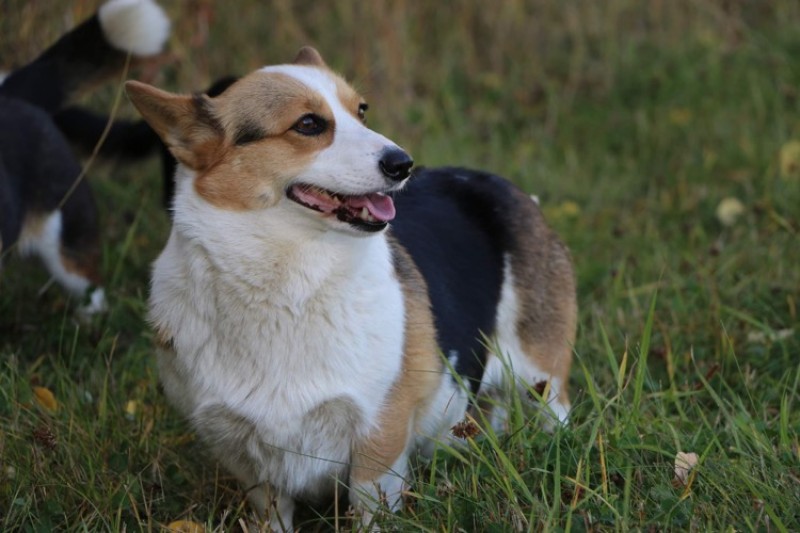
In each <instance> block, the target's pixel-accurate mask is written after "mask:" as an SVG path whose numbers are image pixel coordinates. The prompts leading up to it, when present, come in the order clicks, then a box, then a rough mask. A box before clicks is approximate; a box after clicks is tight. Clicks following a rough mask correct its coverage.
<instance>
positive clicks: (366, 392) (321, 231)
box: [126, 47, 577, 530]
mask: <svg viewBox="0 0 800 533" xmlns="http://www.w3.org/2000/svg"><path fill="white" fill-rule="evenodd" d="M126 90H127V93H128V96H129V98H130V99H131V101H132V102H133V104H134V106H135V107H136V108H137V109H138V110H139V112H140V113H141V114H142V116H143V117H144V119H145V120H146V121H147V122H148V123H149V124H150V125H151V126H152V127H153V129H154V130H155V131H156V132H157V133H158V134H159V135H160V136H161V138H162V139H163V141H164V142H165V144H166V145H167V146H168V147H169V149H170V150H171V152H172V153H173V154H174V156H175V157H176V159H177V160H178V168H177V171H176V176H175V179H176V193H175V199H174V207H173V209H174V213H173V217H174V218H173V228H172V231H171V234H170V236H169V239H168V242H167V244H166V247H165V248H164V250H163V252H162V253H161V255H160V256H159V257H158V259H157V260H156V262H155V264H154V267H153V276H152V285H151V292H150V299H149V319H150V321H151V323H152V325H153V327H154V329H155V333H156V335H155V336H156V340H157V358H158V368H159V373H160V379H161V382H162V384H163V388H164V391H165V394H166V396H167V398H168V400H170V402H171V403H172V404H173V405H174V406H175V407H177V409H178V410H179V411H180V412H182V413H183V415H185V416H186V417H187V418H188V420H189V421H190V422H191V424H192V426H193V427H194V429H195V430H196V432H197V433H198V435H199V436H200V437H201V438H202V439H203V440H204V441H205V443H207V445H208V446H209V448H210V450H211V452H212V453H213V454H214V456H215V457H216V458H217V459H218V460H219V461H220V462H221V464H222V465H223V466H224V467H226V468H227V469H228V470H230V471H231V472H232V473H233V474H234V475H235V476H236V477H237V478H238V479H239V480H240V481H241V484H242V486H243V487H244V488H245V489H246V490H247V495H248V497H249V500H250V501H251V503H252V505H253V506H254V507H255V509H256V510H257V511H258V513H259V514H260V515H261V516H262V517H264V518H266V519H267V520H268V521H269V522H268V523H269V526H270V527H272V528H273V529H275V530H281V529H283V530H291V529H292V515H293V512H294V509H295V505H296V503H297V502H305V503H309V502H310V503H312V504H313V503H314V502H317V501H320V500H324V499H325V498H330V497H332V495H333V494H334V493H335V492H336V490H337V487H336V485H337V483H339V484H341V485H343V486H346V487H347V488H348V490H349V492H348V494H349V496H348V497H349V499H350V501H351V503H352V504H353V505H354V507H355V508H356V509H358V510H359V511H360V513H361V517H362V521H363V524H364V525H366V524H368V523H369V521H370V520H371V516H373V515H374V513H375V511H376V510H378V509H381V508H382V506H384V505H385V506H386V507H388V509H390V510H396V509H398V507H399V506H400V504H401V494H402V492H403V490H404V487H405V486H406V483H407V479H408V475H409V458H410V457H411V456H412V455H413V454H414V453H416V452H417V451H420V452H422V453H430V452H431V451H432V450H433V444H432V443H435V442H436V441H438V440H442V439H444V440H448V439H455V437H453V436H451V431H450V430H451V428H452V427H453V426H454V425H455V424H457V423H459V422H460V421H462V420H464V418H465V415H466V413H467V411H468V410H470V409H473V410H474V412H476V413H480V410H481V409H482V410H484V411H485V412H486V415H487V417H486V419H488V420H489V421H490V422H491V423H492V424H493V425H495V426H496V427H497V428H500V429H501V428H502V424H503V412H502V409H500V408H497V409H494V410H492V407H493V403H494V402H492V401H490V400H492V399H493V398H496V397H498V396H500V395H502V394H504V393H505V392H506V391H513V392H514V393H517V392H518V393H521V394H522V397H523V398H525V399H526V401H530V398H529V395H528V394H529V392H530V391H531V389H530V388H529V387H531V386H535V385H537V384H539V383H540V382H542V381H546V382H547V383H548V385H547V386H546V387H545V389H544V390H545V391H546V392H545V393H544V400H545V401H546V402H547V403H548V405H549V409H548V411H549V413H550V415H551V416H552V417H553V418H554V419H557V420H559V421H565V420H566V419H567V414H568V411H569V406H570V404H569V399H568V393H567V379H568V374H569V369H570V363H571V353H572V345H573V342H574V339H575V329H576V309H577V306H576V297H575V281H574V275H573V269H572V264H571V259H570V256H569V253H568V251H567V249H566V248H565V246H564V245H563V244H562V243H561V242H560V241H559V239H558V238H557V237H556V235H555V234H554V233H553V232H552V231H551V230H550V229H548V227H547V226H546V224H545V222H544V220H543V218H542V214H541V212H540V210H539V208H538V206H537V204H536V203H535V202H534V201H533V200H532V199H531V197H530V196H528V195H527V194H525V193H523V192H522V191H521V190H519V189H518V188H516V187H515V186H514V185H512V184H511V183H510V182H508V181H506V180H504V179H502V178H500V177H497V176H494V175H491V174H487V173H484V172H476V171H471V170H465V169H460V168H442V169H431V170H418V171H416V172H415V173H413V174H412V172H411V168H412V164H413V161H412V159H411V157H410V156H409V155H408V154H407V153H406V152H405V151H404V150H402V149H401V148H400V147H399V146H398V145H397V144H395V143H394V142H392V141H390V140H389V139H387V138H386V137H384V136H383V135H381V134H379V133H377V132H375V131H373V130H371V129H369V128H368V127H367V126H366V124H365V113H366V110H367V104H366V102H365V101H364V99H363V98H362V97H361V96H359V94H358V93H357V92H356V91H355V90H354V89H353V88H352V87H350V86H349V85H348V84H347V83H346V82H345V81H344V80H343V79H342V78H341V77H339V76H338V75H337V74H335V73H334V72H333V71H332V70H331V69H330V68H329V67H327V66H326V63H325V62H324V61H323V59H322V57H321V56H320V55H319V53H318V52H317V51H316V50H314V49H313V48H308V47H307V48H303V49H302V50H301V51H300V52H299V54H298V55H297V57H296V58H295V60H294V62H293V63H291V64H286V65H279V66H269V67H265V68H262V69H261V70H258V71H256V72H254V73H251V74H249V75H247V76H245V77H243V78H241V79H240V80H238V81H237V82H235V83H234V84H233V85H231V86H230V87H229V88H228V89H227V90H225V91H224V92H223V93H222V94H220V95H219V96H217V97H214V98H211V97H208V96H206V95H202V94H198V95H178V94H172V93H168V92H165V91H162V90H160V89H157V88H154V87H151V86H149V85H145V84H142V83H139V82H135V81H129V82H127V84H126ZM486 338H489V339H492V342H491V343H486V342H485V340H486ZM487 345H496V347H497V349H496V350H489V349H488V348H487ZM470 392H472V393H474V396H475V397H476V398H477V399H475V400H474V402H473V403H472V404H471V403H470V398H472V397H473V395H472V394H470ZM531 396H533V395H531ZM470 405H472V407H470ZM488 411H491V412H488Z"/></svg>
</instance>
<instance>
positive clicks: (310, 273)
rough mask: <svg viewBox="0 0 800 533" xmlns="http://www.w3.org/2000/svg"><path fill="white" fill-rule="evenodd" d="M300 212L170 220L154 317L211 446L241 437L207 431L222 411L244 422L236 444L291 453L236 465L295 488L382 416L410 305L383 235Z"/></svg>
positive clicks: (178, 393)
mask: <svg viewBox="0 0 800 533" xmlns="http://www.w3.org/2000/svg"><path fill="white" fill-rule="evenodd" d="M273 213H277V216H275V215H273ZM292 213H293V208H292V207H291V206H287V207H286V208H285V209H272V210H270V214H269V215H265V214H261V215H258V214H253V213H246V214H241V213H238V214H235V213H234V214H229V213H220V212H217V213H213V214H212V216H209V215H207V214H206V215H204V220H203V222H200V221H197V220H196V221H193V222H194V223H193V224H191V225H190V226H186V225H184V224H183V222H184V221H182V220H180V219H176V223H175V229H173V232H172V235H171V236H170V240H169V242H168V244H167V247H166V248H165V250H164V252H163V253H162V255H161V256H160V257H159V259H158V260H157V261H156V264H155V268H154V273H153V284H152V292H151V298H150V306H151V309H150V317H151V320H153V322H154V323H155V325H156V326H157V327H158V328H161V329H163V330H164V331H167V332H169V334H170V335H172V341H173V343H174V347H175V352H176V353H175V354H169V353H164V354H161V356H160V361H159V367H160V372H161V379H162V382H163V383H164V387H165V390H166V392H167V395H168V396H169V398H170V400H171V401H172V402H173V403H174V404H176V405H177V407H179V408H180V409H181V410H182V411H183V412H184V413H185V414H186V415H187V416H188V417H189V418H190V419H191V420H193V422H194V423H195V425H196V426H198V430H199V431H200V432H201V434H206V435H208V433H209V431H210V432H211V433H212V435H211V439H212V440H213V439H214V438H216V437H215V436H214V435H213V432H214V431H215V430H217V429H218V430H219V431H220V432H228V433H235V431H234V430H232V429H231V428H229V427H227V428H225V427H223V428H217V429H215V427H211V428H210V429H209V427H203V426H204V424H206V425H211V426H214V425H215V424H218V422H219V421H218V420H213V417H211V418H212V420H211V421H210V422H209V421H208V418H209V417H208V413H209V412H215V413H217V412H223V413H225V415H224V416H225V417H228V418H226V420H227V419H229V418H230V417H233V418H235V419H236V420H237V422H236V423H237V424H244V425H246V427H247V428H248V429H247V432H246V433H247V435H246V438H245V437H242V438H241V439H240V442H238V445H240V446H244V447H247V446H253V445H254V444H253V442H251V441H254V442H257V443H258V444H259V445H260V446H261V448H263V449H268V448H271V449H274V450H281V451H282V452H286V453H280V454H274V453H269V452H264V453H260V452H259V453H255V452H252V451H251V452H250V454H249V455H250V457H249V458H248V459H247V462H248V463H255V464H247V465H228V466H229V468H232V469H233V470H234V471H236V470H241V469H242V468H246V469H254V470H255V472H253V475H254V476H255V477H256V479H253V481H254V482H258V481H264V479H263V478H264V477H266V478H268V479H269V480H270V481H271V482H273V483H275V482H278V484H279V485H280V484H281V481H283V482H284V483H286V484H289V485H290V486H289V487H287V490H289V491H290V492H298V493H301V492H304V491H306V490H307V489H308V487H305V485H308V484H309V483H317V482H318V481H319V478H320V476H325V475H326V474H327V475H329V473H331V472H337V471H340V470H341V469H342V463H343V462H347V460H348V458H349V457H348V455H349V452H350V448H351V444H352V442H353V441H354V440H355V439H357V438H359V437H361V436H363V435H364V434H365V433H366V432H367V431H368V430H369V429H370V428H372V427H373V426H374V425H375V424H376V422H377V417H378V414H379V410H380V408H381V407H382V404H383V402H382V400H383V399H384V398H385V397H386V395H387V394H388V391H389V390H390V388H391V386H392V383H393V382H394V381H395V380H396V378H397V375H398V373H399V372H400V368H401V364H402V347H403V335H404V333H403V331H404V308H403V300H402V291H401V287H400V285H399V282H398V281H397V279H396V278H395V275H394V271H393V268H392V258H391V252H390V250H389V247H388V243H387V242H386V240H385V238H384V237H382V236H372V237H363V238H357V237H353V236H350V235H342V234H337V233H333V232H325V233H312V232H309V231H308V228H303V227H300V226H298V225H297V224H293V220H292V219H293V217H292ZM189 215H191V211H189ZM215 217H216V220H214V218H215ZM187 228H191V231H187ZM276 235H278V236H279V237H276ZM331 410H332V412H333V413H334V414H335V413H339V416H332V415H331V412H329V411H331ZM343 418H345V419H346V425H347V428H346V429H345V430H343V428H342V427H340V426H341V425H342V424H343V422H344V421H343ZM329 425H330V426H333V425H335V426H336V427H328V426H329ZM343 431H344V433H343ZM333 436H335V438H332V437H333ZM219 438H223V437H219ZM225 438H227V437H225ZM236 444H237V443H235V442H234V443H227V442H226V443H225V445H226V446H227V445H232V446H236ZM231 453H239V452H238V451H235V450H231ZM241 453H244V452H243V451H242V452H241ZM309 456H310V457H309ZM312 457H319V458H321V459H322V460H321V461H320V460H316V461H315V460H311V458H312ZM258 478H262V479H258Z"/></svg>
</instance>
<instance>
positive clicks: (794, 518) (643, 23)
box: [0, 0, 800, 531]
mask: <svg viewBox="0 0 800 533" xmlns="http://www.w3.org/2000/svg"><path fill="white" fill-rule="evenodd" d="M164 4H165V5H166V7H167V8H168V11H169V12H170V15H171V16H172V18H173V20H174V21H175V22H174V34H173V37H172V39H171V41H170V52H171V55H170V57H168V58H165V60H164V66H163V68H162V69H161V70H160V71H158V72H156V71H154V70H153V69H149V70H145V71H140V72H134V73H132V76H144V77H146V78H147V79H149V80H151V81H152V82H153V83H156V84H158V85H160V86H162V87H167V88H170V89H173V90H180V91H190V90H195V89H200V88H203V87H205V86H206V85H207V84H208V83H209V82H210V81H212V80H213V79H214V78H215V77H217V76H221V75H224V74H230V73H243V72H246V71H248V70H250V69H252V68H255V67H257V66H260V65H262V64H268V63H275V62H283V61H287V60H290V59H291V58H292V57H293V54H294V53H295V51H296V50H297V49H298V48H299V47H300V46H301V45H304V44H314V45H316V46H317V47H318V48H319V49H320V50H321V51H322V53H323V55H324V56H325V57H326V59H327V60H328V62H329V63H330V64H331V65H332V66H334V67H335V68H336V69H338V70H340V71H341V72H343V73H344V74H346V75H347V76H348V78H350V79H352V80H353V81H354V83H355V84H356V86H358V87H359V88H360V89H361V90H362V92H363V93H364V94H365V95H366V97H367V99H368V101H369V102H370V121H371V122H370V124H371V126H373V127H374V128H375V129H377V130H379V131H381V132H382V133H385V134H386V135H387V136H389V137H390V138H392V139H394V140H396V141H397V142H398V143H400V144H402V145H403V146H405V147H406V148H408V149H409V151H410V152H411V153H412V155H414V158H415V160H416V161H417V162H418V163H419V164H423V165H426V166H435V165H442V164H448V165H449V164H457V165H467V166H473V167H479V168H484V169H488V170H492V171H494V172H497V173H500V174H504V175H506V176H508V177H510V178H512V179H513V180H515V181H516V182H517V183H519V184H520V185H521V186H523V187H524V188H525V189H526V190H528V191H530V192H532V193H535V194H538V195H539V196H540V198H541V201H542V203H543V205H544V209H545V211H546V213H547V215H548V218H549V220H550V222H551V224H552V225H553V226H554V227H555V228H556V229H557V230H558V231H559V232H560V234H561V235H562V237H563V239H564V240H565V241H566V242H567V243H568V244H569V246H570V247H571V249H572V253H573V257H574V260H575V263H576V268H577V276H578V292H579V295H578V296H579V303H580V307H581V311H580V328H579V334H578V341H577V345H576V346H575V364H574V367H573V372H572V376H571V378H572V379H571V390H572V398H573V404H574V411H573V416H572V423H571V424H570V425H569V427H566V428H561V429H558V430H556V431H555V432H554V433H553V434H549V433H546V432H543V431H542V430H541V429H540V425H539V424H538V423H537V422H538V421H537V420H526V419H524V418H523V417H521V416H519V417H517V419H516V425H515V428H514V431H513V432H512V433H511V434H510V435H507V436H501V437H496V436H494V435H484V436H482V437H480V438H478V439H477V440H475V441H474V443H473V446H471V448H470V449H469V450H462V451H458V452H442V453H440V454H438V455H437V456H436V458H435V460H433V461H432V462H431V463H430V464H425V465H420V467H419V469H418V471H417V472H416V478H415V483H414V485H413V490H412V493H411V494H409V497H408V499H407V506H406V509H404V510H403V512H401V513H399V514H398V515H396V516H389V517H385V518H384V520H383V525H385V526H387V527H396V528H397V529H399V530H402V531H406V530H408V531H417V530H423V531H460V530H463V531H529V530H531V531H540V530H570V531H572V530H575V531H580V530H600V531H607V530H608V531H611V530H629V529H641V530H648V531H661V530H730V531H733V530H737V531H749V530H759V531H798V530H800V321H798V309H797V308H798V305H800V236H799V235H798V231H800V4H798V3H797V2H795V1H794V0H774V1H772V2H754V1H748V0H728V1H712V0H674V1H666V0H643V1H635V0H608V1H606V2H573V1H570V2H550V1H545V0H529V1H525V2H523V1H517V0H504V1H503V2H499V3H497V4H496V5H492V6H493V7H488V6H489V5H490V4H489V3H486V2H480V1H478V0H460V1H456V2H448V3H439V2H409V1H397V2H358V1H355V0H354V1H346V2H336V3H335V5H334V3H328V2H310V1H302V2H300V1H298V2H290V1H288V0H274V1H271V2H258V1H255V0H248V1H242V2H239V1H237V2H235V3H233V2H230V3H228V2H225V3H223V2H216V3H213V2H210V1H208V0H195V1H192V2H181V1H178V0H172V1H170V2H166V1H165V2H164ZM234 5H235V7H233V6H234ZM95 6H96V2H94V1H84V0H76V1H75V2H57V1H55V0H53V1H50V2H48V1H37V2H29V1H26V0H3V2H2V14H1V15H0V67H2V68H10V67H12V66H13V65H14V64H19V63H21V62H24V61H28V60H30V59H32V57H34V56H35V54H36V53H37V52H39V51H40V50H42V49H43V48H44V47H45V46H47V45H48V44H49V43H50V42H52V40H53V39H54V38H56V37H57V36H58V35H60V34H61V33H62V32H63V31H65V30H66V29H68V28H70V27H71V26H72V25H74V24H75V22H76V21H79V20H82V19H83V18H84V17H86V16H88V15H89V14H90V13H91V12H92V11H93V9H94V7H95ZM117 90H118V87H109V88H108V89H105V90H103V91H101V92H100V93H98V94H96V95H94V96H93V97H92V98H91V99H88V100H87V101H86V103H87V104H89V105H92V106H93V107H95V108H96V109H101V110H102V109H106V110H108V109H109V108H110V107H111V105H112V102H113V100H114V97H115V94H116V92H117ZM121 113H122V114H124V115H126V116H134V115H133V111H132V109H131V108H130V106H129V104H127V102H124V103H123V106H122V109H121ZM90 174H91V181H92V185H93V187H94V190H95V192H96V196H97V200H98V203H99V204H100V209H101V212H102V218H103V226H104V235H103V243H104V254H103V264H102V271H103V273H104V276H105V279H106V280H107V289H106V290H107V293H108V294H109V296H110V302H111V308H110V311H109V312H108V314H107V315H105V316H103V317H100V318H97V319H95V320H94V321H93V322H91V323H89V324H86V323H80V322H78V321H76V320H75V318H74V313H73V309H74V303H73V302H69V301H68V300H67V298H66V297H65V295H64V293H63V292H62V291H61V290H60V289H59V288H58V287H56V286H52V287H49V288H46V289H44V288H45V287H46V284H47V275H46V274H45V273H44V271H43V270H42V269H41V268H40V267H39V266H38V265H36V263H29V262H24V261H22V260H19V259H15V258H13V257H10V258H7V261H6V264H5V268H4V271H3V274H2V278H0V368H2V370H0V530H3V531H53V530H70V531H71V530H82V531H83V530H86V531H105V530H109V531H119V530H128V531H135V530H159V528H161V527H162V526H164V525H166V524H169V523H171V522H173V521H176V520H189V521H193V522H195V523H197V524H202V525H204V526H205V527H206V529H207V530H209V531H210V530H226V531H227V530H237V529H239V528H240V527H241V524H242V523H243V522H240V520H246V519H248V518H249V516H250V515H249V509H248V507H247V505H246V504H245V503H244V500H243V496H242V493H241V492H240V490H239V488H238V487H237V485H236V483H235V482H234V480H233V479H231V478H230V477H229V476H228V475H227V474H226V473H225V472H223V471H220V470H219V469H218V468H217V467H216V466H215V465H214V464H213V463H212V462H211V461H209V460H208V459H207V457H206V456H205V455H204V453H203V447H202V445H201V444H200V443H199V442H198V441H196V439H195V437H194V435H193V434H192V433H191V432H190V430H189V429H188V427H187V426H186V425H185V424H184V423H183V421H182V420H181V419H180V418H179V417H178V416H177V414H176V413H175V412H173V411H172V410H171V409H170V408H169V407H168V406H167V405H166V403H165V401H164V398H163V395H162V394H161V393H160V391H159V389H158V386H157V376H156V374H155V367H154V361H153V354H152V350H151V344H152V334H151V332H150V330H149V329H148V327H147V325H146V323H145V320H144V315H145V311H146V309H145V300H146V296H147V290H148V271H149V265H150V263H151V262H152V261H153V259H154V258H155V257H156V255H157V254H158V252H159V250H160V248H161V246H162V245H163V243H164V242H165V239H166V236H167V234H168V227H169V222H168V218H167V216H166V215H165V213H164V212H163V211H162V210H161V209H160V207H159V206H160V176H159V170H158V164H157V162H156V161H148V162H142V163H136V164H133V165H122V164H115V163H100V164H95V165H94V166H93V167H92V169H91V172H90ZM43 289H44V290H43ZM48 391H49V392H50V393H52V395H53V396H52V398H51V397H49V396H48ZM678 452H687V453H689V452H693V453H696V454H697V458H698V463H697V465H696V466H695V467H694V468H693V469H691V471H690V472H689V475H688V478H687V479H686V480H685V482H680V481H677V480H676V478H675V459H676V454H678ZM343 515H344V511H343V510H340V512H339V517H338V518H335V517H334V513H329V516H328V517H326V518H324V519H316V518H315V517H314V516H313V515H311V516H310V517H309V519H308V520H309V522H308V523H307V524H308V525H312V524H313V525H314V526H315V527H318V526H320V525H323V526H324V525H326V524H327V525H330V526H337V525H338V526H339V527H343V528H347V527H349V526H348V524H347V522H346V520H345V518H344V517H343Z"/></svg>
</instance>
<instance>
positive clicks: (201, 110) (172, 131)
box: [125, 81, 225, 172]
mask: <svg viewBox="0 0 800 533" xmlns="http://www.w3.org/2000/svg"><path fill="white" fill-rule="evenodd" d="M125 91H126V92H127V93H128V98H130V100H131V102H133V105H134V106H136V109H138V110H139V113H141V114H142V117H144V120H145V121H146V122H147V123H148V124H149V125H150V127H151V128H153V130H155V132H156V133H157V134H158V136H159V137H161V140H162V141H164V144H166V145H167V148H169V151H170V152H172V155H174V156H175V158H176V159H177V160H178V161H180V162H181V163H183V164H184V165H185V166H187V167H189V168H190V169H192V170H195V171H198V172H202V171H204V170H207V169H208V168H210V167H211V166H213V165H214V163H216V162H217V161H219V159H220V158H221V156H222V151H223V149H224V145H225V131H224V130H223V128H222V126H221V124H220V123H219V120H217V118H216V116H215V113H214V104H213V102H212V101H211V99H210V98H209V97H208V96H206V95H204V94H199V95H179V94H172V93H169V92H166V91H162V90H161V89H156V88H155V87H152V86H150V85H147V84H146V83H141V82H138V81H128V82H126V83H125Z"/></svg>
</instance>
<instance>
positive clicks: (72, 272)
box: [0, 0, 169, 313]
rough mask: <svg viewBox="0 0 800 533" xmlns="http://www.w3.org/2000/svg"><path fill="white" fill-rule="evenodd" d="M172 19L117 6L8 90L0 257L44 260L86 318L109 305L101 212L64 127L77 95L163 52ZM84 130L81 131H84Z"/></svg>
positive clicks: (1, 156)
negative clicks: (59, 120)
mask: <svg viewBox="0 0 800 533" xmlns="http://www.w3.org/2000/svg"><path fill="white" fill-rule="evenodd" d="M168 35H169V20H168V19H167V17H166V15H165V14H164V12H163V10H162V9H161V7H159V6H158V5H157V4H156V3H155V2H153V0H111V1H109V2H107V3H105V4H104V5H102V6H101V7H100V8H99V10H98V11H97V13H96V14H95V15H94V16H92V17H91V18H89V19H88V20H86V21H85V22H83V23H82V24H80V25H79V26H77V27H76V28H75V29H73V30H72V31H70V32H69V33H67V34H66V35H64V36H62V37H61V39H59V40H58V41H57V42H56V43H55V44H53V45H52V46H51V47H50V48H49V49H47V50H46V51H45V52H44V53H42V55H41V56H39V57H38V58H37V59H36V60H34V61H33V62H31V63H29V64H27V65H25V66H23V67H21V68H19V69H17V70H15V71H13V72H11V74H9V75H8V77H6V78H5V79H4V80H3V82H2V84H0V259H2V257H3V256H4V255H5V254H6V253H8V252H9V251H11V250H12V249H13V248H16V249H17V250H19V252H20V253H22V254H35V255H38V256H39V257H40V258H41V259H42V261H43V262H44V264H45V266H46V267H47V269H48V270H49V272H50V274H51V275H52V276H53V277H54V278H55V279H56V280H57V281H58V282H59V283H60V284H61V285H62V286H63V287H64V288H66V289H67V290H68V291H69V292H70V293H72V294H73V295H75V296H76V297H78V298H81V299H86V300H85V301H84V305H83V307H82V308H81V311H83V312H85V313H93V312H97V311H100V310H103V309H104V308H105V295H104V291H103V288H102V283H101V278H100V274H99V271H98V260H99V236H98V221H97V209H96V206H95V204H94V200H93V198H92V193H91V189H90V187H89V184H88V183H87V182H86V180H84V179H79V176H80V175H81V165H80V163H79V162H78V160H77V158H76V157H75V155H74V153H73V152H72V149H71V147H70V145H69V143H68V141H67V139H65V137H64V135H63V133H62V132H61V131H60V129H59V127H58V125H57V124H56V123H55V121H54V118H53V117H54V115H56V114H58V113H59V112H60V111H61V110H62V108H63V107H64V106H65V104H66V103H67V102H68V101H69V100H70V98H72V97H73V96H74V95H75V94H77V93H79V92H81V91H84V90H86V89H89V88H91V87H92V86H94V85H96V84H97V83H100V82H102V81H104V80H106V79H108V78H109V77H110V76H113V75H114V74H118V73H121V72H122V69H123V68H124V66H125V63H126V56H127V55H128V54H131V55H132V56H134V57H145V56H150V55H154V54H156V53H158V52H159V51H160V50H161V48H162V46H163V44H164V42H165V41H166V39H167V37H168ZM75 127H78V125H77V124H76V126H75Z"/></svg>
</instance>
